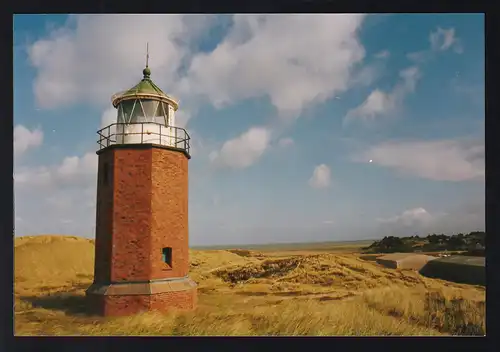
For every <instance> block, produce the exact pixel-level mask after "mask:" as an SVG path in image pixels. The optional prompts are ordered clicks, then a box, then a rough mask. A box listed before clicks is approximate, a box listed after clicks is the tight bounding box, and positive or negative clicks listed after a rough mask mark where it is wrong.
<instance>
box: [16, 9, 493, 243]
mask: <svg viewBox="0 0 500 352" xmlns="http://www.w3.org/2000/svg"><path fill="white" fill-rule="evenodd" d="M483 28H484V17H483V15H481V14H474V15H468V14H455V15H453V14H426V15H418V14H411V15H403V14H394V15H363V14H353V15H349V14H341V15H333V14H332V15H330V14H318V15H70V16H67V15H16V16H14V182H15V232H16V236H22V235H37V234H67V235H77V236H84V237H89V238H92V237H94V233H95V203H96V175H97V155H96V153H95V152H96V150H97V147H98V145H97V139H98V138H97V134H96V131H97V130H98V129H100V128H101V127H104V126H107V125H109V124H110V123H113V122H114V121H115V120H116V116H117V112H116V109H114V108H113V107H112V105H111V96H112V95H113V94H114V93H116V92H119V91H123V90H124V89H128V88H131V87H132V86H134V85H135V84H136V83H138V82H139V81H140V79H141V78H142V70H143V68H144V66H145V61H146V43H149V56H150V57H149V67H150V68H151V72H152V74H151V78H152V79H153V81H154V82H155V83H156V84H157V85H158V86H160V87H161V88H162V89H163V91H164V92H166V93H167V94H169V95H172V96H174V97H176V98H177V99H179V101H180V103H179V105H180V107H179V110H178V112H177V125H178V126H179V127H184V128H186V129H187V131H188V132H189V134H190V135H191V138H192V150H191V154H192V159H191V160H190V161H189V236H190V238H189V241H190V245H194V246H201V245H203V246H206V245H224V244H257V243H279V242H316V241H317V242H321V241H351V240H362V239H375V238H380V237H383V236H391V235H392V236H407V235H415V234H419V235H426V234H428V233H447V234H452V233H457V232H464V233H465V232H470V231H475V230H484V227H485V205H484V203H485V195H484V194H485V191H484V187H485V163H484V117H485V103H484V30H483Z"/></svg>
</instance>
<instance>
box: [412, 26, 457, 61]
mask: <svg viewBox="0 0 500 352" xmlns="http://www.w3.org/2000/svg"><path fill="white" fill-rule="evenodd" d="M429 41H430V43H431V47H430V49H426V50H421V51H416V52H412V53H409V54H407V55H406V56H407V58H408V59H409V60H411V61H414V62H416V63H424V62H426V61H429V60H430V59H432V58H433V57H434V55H435V53H437V52H440V51H441V52H444V51H447V50H449V49H450V48H452V49H453V51H454V52H455V53H457V54H461V53H463V47H462V43H461V41H460V39H459V38H457V37H456V36H455V29H454V28H450V29H443V28H441V27H438V28H437V30H436V31H435V32H431V33H430V35H429Z"/></svg>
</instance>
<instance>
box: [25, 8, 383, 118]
mask: <svg viewBox="0 0 500 352" xmlns="http://www.w3.org/2000/svg"><path fill="white" fill-rule="evenodd" d="M219 18H220V17H218V16H214V15H203V16H201V15H200V16H195V15H190V16H187V15H186V16H183V15H182V16H181V15H112V16H110V15H106V16H104V15H72V16H70V19H69V20H68V22H67V23H66V24H65V25H64V26H62V27H59V28H55V29H54V30H52V32H50V34H49V35H47V36H46V37H44V38H42V39H39V40H37V41H35V42H33V43H32V44H31V45H29V47H28V52H29V58H30V61H31V63H32V65H33V66H34V67H35V69H36V71H37V73H36V78H35V80H34V85H33V89H34V94H35V97H36V101H37V104H38V106H39V107H40V108H46V109H56V108H59V107H62V106H70V105H73V104H76V103H88V104H93V105H97V106H99V107H101V108H104V107H106V105H107V106H109V104H110V102H109V99H110V96H111V95H112V94H114V93H116V92H117V91H120V90H122V89H128V88H130V87H131V86H132V85H133V84H136V83H137V81H138V80H139V79H140V78H141V72H140V70H141V69H142V67H143V66H144V64H145V46H146V42H149V49H150V61H149V63H150V67H151V69H152V72H153V74H152V77H153V79H154V80H155V81H156V82H157V84H158V85H159V86H160V87H164V88H165V90H166V92H167V93H169V94H172V95H173V96H175V97H177V98H182V99H181V100H182V101H186V102H187V104H188V106H182V105H181V109H187V111H180V112H179V113H178V116H179V119H178V125H179V126H181V127H183V126H185V124H186V123H187V121H188V120H189V118H190V117H191V116H192V114H193V113H194V112H196V111H197V104H198V103H199V102H200V101H201V100H200V99H197V98H201V99H208V101H210V102H211V103H212V104H213V105H214V106H217V107H220V106H225V105H228V104H233V103H235V102H236V101H239V100H244V99H247V98H254V97H263V96H268V97H269V98H270V100H271V103H272V104H273V105H274V106H275V107H277V109H278V110H279V112H280V114H281V115H284V116H295V117H296V116H298V114H300V112H301V111H302V110H303V109H304V108H305V106H306V105H308V104H310V103H313V102H321V101H324V100H326V99H328V98H330V97H332V96H334V95H335V94H337V93H340V92H343V91H346V90H348V89H349V88H351V87H352V85H353V84H367V82H371V81H372V80H373V79H374V77H375V76H374V75H375V73H374V72H371V71H373V70H370V69H367V68H366V67H362V66H360V65H359V64H361V63H362V60H363V58H364V56H365V50H364V48H363V46H362V45H361V43H360V42H359V38H358V32H359V29H360V27H361V25H362V23H363V20H364V18H365V15H361V14H354V15H345V14H343V15H321V16H319V15H318V16H315V15H314V16H313V15H311V16H304V15H272V16H271V15H235V16H232V20H233V23H232V26H228V27H227V28H229V29H228V32H227V35H226V36H225V37H224V38H223V40H222V41H221V42H220V43H219V44H218V45H217V46H216V48H215V49H213V51H211V52H199V53H197V54H195V50H197V46H196V43H197V42H198V41H199V39H200V38H202V37H203V36H207V35H208V34H207V33H209V32H210V28H211V27H212V26H214V25H215V24H217V22H218V19H219ZM131 23H133V24H134V25H133V26H131ZM96 38H99V40H96Z"/></svg>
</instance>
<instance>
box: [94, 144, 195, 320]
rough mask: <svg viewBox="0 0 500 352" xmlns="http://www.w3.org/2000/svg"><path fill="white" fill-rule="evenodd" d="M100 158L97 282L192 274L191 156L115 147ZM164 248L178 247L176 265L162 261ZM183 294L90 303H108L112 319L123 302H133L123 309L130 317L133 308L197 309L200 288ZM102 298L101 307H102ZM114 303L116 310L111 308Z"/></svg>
mask: <svg viewBox="0 0 500 352" xmlns="http://www.w3.org/2000/svg"><path fill="white" fill-rule="evenodd" d="M98 154H99V163H98V165H99V169H98V186H97V213H96V250H95V252H96V255H95V272H94V274H95V275H94V283H98V284H108V283H114V282H134V281H150V280H158V279H168V278H180V277H185V276H187V274H188V270H189V240H188V158H187V157H186V155H185V154H184V153H182V152H179V151H175V150H170V149H167V148H163V147H157V146H154V145H146V144H143V145H119V146H111V147H108V148H105V149H103V150H101V151H99V153H98ZM164 247H170V248H172V266H171V267H170V266H169V265H167V264H166V263H164V262H163V260H162V249H163V248H164ZM179 292H180V293H179ZM182 292H183V291H178V292H170V293H168V292H166V293H161V294H155V295H152V296H148V295H144V296H143V298H138V296H137V295H135V296H105V297H103V298H96V297H95V296H96V295H89V297H90V296H92V298H89V303H91V302H94V303H91V305H92V304H97V305H98V306H99V305H103V304H104V308H102V309H97V311H102V312H104V313H106V315H107V314H108V313H107V312H111V313H110V314H111V315H115V313H116V312H118V311H119V308H118V307H119V306H120V304H121V303H119V302H128V303H126V304H125V303H123V309H124V311H126V312H129V313H130V312H132V311H134V309H135V308H130V307H137V310H142V309H143V308H140V307H142V306H143V305H145V306H146V307H149V308H147V309H152V308H153V307H156V308H155V309H157V308H158V307H160V306H161V305H166V306H176V307H177V306H179V307H194V306H195V304H196V299H195V297H196V289H194V291H193V289H190V290H188V291H186V292H184V293H182ZM193 296H194V298H193ZM127 297H128V298H127ZM132 297H133V298H132ZM141 297H142V296H141ZM146 297H149V298H146ZM155 297H156V298H155ZM99 300H100V303H97V302H96V301H99ZM176 300H178V302H177V301H176ZM141 302H142V303H141ZM147 302H149V303H147ZM108 305H110V307H111V306H112V307H114V308H109V309H108V308H106V307H107V306H108ZM95 308H96V307H94V309H93V310H96V309H95ZM129 313H124V314H125V315H126V314H129ZM120 315H122V314H120Z"/></svg>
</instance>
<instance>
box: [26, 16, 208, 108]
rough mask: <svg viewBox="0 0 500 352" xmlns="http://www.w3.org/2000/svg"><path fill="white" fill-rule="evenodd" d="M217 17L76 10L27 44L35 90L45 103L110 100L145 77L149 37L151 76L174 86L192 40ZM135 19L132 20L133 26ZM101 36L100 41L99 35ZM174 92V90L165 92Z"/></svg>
mask: <svg viewBox="0 0 500 352" xmlns="http://www.w3.org/2000/svg"><path fill="white" fill-rule="evenodd" d="M215 19H216V17H215V16H181V15H74V16H71V17H70V19H69V20H68V23H66V25H64V26H63V27H60V28H57V29H55V30H53V31H52V32H51V33H50V35H49V36H48V37H46V38H43V39H39V40H37V41H35V42H34V43H33V44H32V45H30V46H29V48H28V52H29V57H30V60H31V63H32V64H33V66H34V67H35V68H36V69H37V75H36V79H35V81H34V87H33V89H34V93H35V97H36V101H37V103H38V105H39V106H40V107H42V108H58V107H61V106H65V105H71V104H74V103H77V102H84V103H89V104H98V105H99V106H105V105H106V104H110V97H111V95H112V94H114V93H116V91H117V90H120V89H128V88H130V87H131V86H132V85H134V84H136V83H137V81H138V80H139V79H140V78H141V70H142V68H143V67H144V65H145V59H146V42H149V51H150V61H149V64H150V67H151V70H152V73H153V74H152V77H153V79H154V80H155V81H157V83H158V84H159V85H160V86H162V87H168V88H169V89H173V88H174V89H175V87H176V86H177V85H176V84H174V82H175V81H176V79H177V77H176V76H177V71H178V69H179V68H180V67H181V65H182V64H183V60H185V59H186V57H187V56H188V55H189V52H190V45H191V43H192V41H194V40H196V38H198V37H199V36H200V35H204V32H205V31H206V29H207V28H208V27H209V26H210V23H211V21H213V20H215ZM132 24H133V25H132ZM97 38H98V39H99V40H96V39H97ZM167 93H173V92H167Z"/></svg>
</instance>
